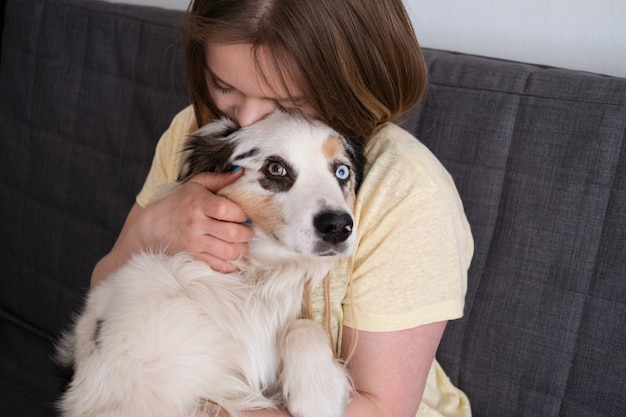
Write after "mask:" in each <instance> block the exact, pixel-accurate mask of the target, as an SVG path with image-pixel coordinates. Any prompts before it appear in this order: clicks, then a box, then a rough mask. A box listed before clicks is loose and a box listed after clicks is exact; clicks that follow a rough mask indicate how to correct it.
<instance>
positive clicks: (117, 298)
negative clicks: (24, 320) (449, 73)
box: [57, 112, 364, 417]
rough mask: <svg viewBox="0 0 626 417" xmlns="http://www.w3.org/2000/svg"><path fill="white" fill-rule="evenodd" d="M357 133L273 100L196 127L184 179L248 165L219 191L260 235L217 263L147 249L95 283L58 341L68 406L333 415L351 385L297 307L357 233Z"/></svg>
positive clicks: (130, 415) (111, 411)
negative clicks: (251, 114)
mask: <svg viewBox="0 0 626 417" xmlns="http://www.w3.org/2000/svg"><path fill="white" fill-rule="evenodd" d="M363 162H364V160H363V154H362V150H361V148H360V146H359V145H358V141H356V140H348V139H347V138H346V137H344V136H342V135H340V134H339V133H337V132H336V131H334V130H332V129H331V128H330V127H328V126H327V125H325V124H323V123H321V122H318V121H311V120H306V119H305V118H304V117H303V116H296V115H293V114H286V113H282V112H275V113H273V114H271V115H269V116H268V117H266V118H265V119H263V120H261V121H259V122H257V123H255V124H254V125H251V126H248V127H244V128H238V127H237V126H236V125H235V124H234V123H233V122H231V121H229V120H228V119H222V120H219V121H217V122H213V123H210V124H208V125H206V126H204V127H202V128H200V129H199V130H198V131H197V132H196V133H194V134H193V135H191V136H190V137H189V138H188V140H187V143H186V146H185V149H184V151H183V159H182V169H181V173H180V176H179V182H178V183H179V184H180V183H184V182H185V181H188V180H189V179H190V178H192V177H193V176H194V175H196V174H198V173H201V172H206V171H210V172H229V171H231V170H233V169H235V168H236V167H241V168H243V169H244V174H243V175H242V177H241V178H240V179H238V180H237V181H236V182H234V183H233V184H231V185H229V186H226V187H225V188H223V189H222V190H220V192H219V194H220V195H223V196H225V197H226V198H228V199H230V200H232V201H234V202H236V203H237V204H239V205H240V206H241V207H242V208H243V209H244V211H245V212H246V213H247V214H248V216H249V217H250V220H251V223H250V226H251V227H253V228H254V232H255V234H254V238H253V240H252V241H251V242H250V246H249V254H248V255H247V256H245V257H242V258H241V259H239V260H238V261H236V266H237V270H236V271H235V272H233V273H229V274H222V273H218V272H216V271H213V270H212V269H210V268H209V267H208V266H207V265H206V264H205V263H204V262H202V261H199V260H196V259H194V258H193V257H192V256H190V255H189V254H185V253H179V254H175V255H166V254H165V253H163V252H156V253H150V252H144V253H141V254H139V255H136V256H134V257H133V258H132V259H131V261H130V262H129V263H128V264H126V265H125V266H123V267H122V268H121V269H119V270H118V271H117V272H115V273H113V274H112V275H111V276H110V277H108V278H107V279H106V280H104V281H103V282H102V283H101V284H99V285H98V286H97V287H96V288H94V289H93V290H92V291H91V293H90V294H89V296H88V298H87V301H86V306H85V308H84V311H83V312H82V313H81V314H80V316H79V317H78V318H77V320H76V322H75V324H74V326H73V328H72V329H71V330H70V331H69V332H67V333H66V334H65V335H64V337H63V338H62V340H61V342H60V343H59V346H58V348H57V360H58V362H59V363H60V364H62V365H63V366H66V367H67V366H71V367H72V369H73V377H72V379H71V381H70V383H69V385H68V388H67V390H66V391H65V393H64V394H63V396H62V398H61V400H60V408H61V411H62V415H63V416H65V417H78V416H81V417H105V416H106V417H113V416H115V417H158V416H162V417H183V416H184V417H188V416H201V415H204V416H207V415H218V414H219V415H222V414H220V413H222V412H226V413H228V414H229V415H231V416H237V415H238V414H239V413H240V412H241V411H244V410H252V409H259V408H278V407H286V408H287V409H288V411H289V412H290V413H291V414H292V415H294V416H296V417H339V416H342V415H343V412H344V409H345V407H346V404H347V402H348V399H349V396H350V393H351V392H352V391H353V388H352V385H351V382H350V378H349V375H348V373H347V371H346V369H345V367H344V366H343V365H342V364H341V363H340V361H339V360H337V359H335V358H334V356H333V352H332V349H331V346H330V342H329V338H328V335H327V334H326V332H325V330H324V329H323V328H322V327H321V326H320V325H319V324H317V323H316V322H314V321H312V320H310V319H307V318H303V317H302V314H301V312H302V304H303V294H304V292H305V287H306V286H309V287H311V288H312V287H314V286H315V285H317V284H319V283H320V282H321V281H322V280H323V279H324V278H325V277H326V276H327V275H328V274H329V273H330V271H331V270H332V268H333V265H334V264H335V263H336V261H337V259H338V258H340V257H347V256H350V255H351V253H352V251H353V250H354V246H355V239H356V238H355V224H354V222H355V220H354V215H353V211H352V210H353V205H354V202H355V194H356V190H357V187H358V186H359V183H360V181H361V176H362V175H363V174H362V171H363Z"/></svg>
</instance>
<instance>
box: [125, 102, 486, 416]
mask: <svg viewBox="0 0 626 417" xmlns="http://www.w3.org/2000/svg"><path fill="white" fill-rule="evenodd" d="M196 129H197V125H196V122H195V118H194V114H193V110H192V108H191V107H188V108H186V109H184V110H183V111H181V112H180V113H179V114H178V115H177V116H176V117H175V118H174V120H173V121H172V124H171V126H170V128H169V129H168V130H167V131H166V132H165V133H164V134H163V136H162V138H161V140H160V141H159V143H158V145H157V150H156V153H155V157H154V161H153V164H152V168H151V170H150V173H149V174H148V177H147V179H146V183H145V185H144V187H143V189H142V190H141V192H140V193H139V195H138V196H137V203H138V204H139V205H140V206H142V207H145V206H146V205H147V204H149V202H150V201H151V200H152V198H153V197H154V196H155V194H156V193H157V191H158V190H159V188H160V187H161V186H162V185H164V184H167V183H170V182H173V181H175V180H176V178H177V176H178V173H179V170H180V160H179V154H180V150H181V148H182V145H183V143H184V141H185V139H186V137H187V135H189V134H190V133H193V132H194V131H195V130H196ZM365 156H366V158H367V163H366V166H365V175H364V180H363V182H362V184H361V188H360V190H359V193H358V195H357V199H356V206H355V220H356V224H357V245H356V250H355V254H354V256H353V257H352V259H349V260H343V261H341V262H339V263H338V264H337V266H336V268H335V270H334V272H333V275H332V277H331V281H330V308H331V334H332V335H333V337H334V341H335V346H339V344H340V339H341V326H340V324H343V325H346V326H349V327H351V328H356V329H360V330H365V331H371V332H377V331H378V332H382V331H394V330H402V329H409V328H413V327H416V326H419V325H422V324H427V323H433V322H437V321H444V320H452V319H456V318H459V317H461V316H462V315H463V305H464V300H465V293H466V290H467V269H468V267H469V264H470V261H471V258H472V254H473V249H474V246H473V239H472V235H471V231H470V227H469V224H468V222H467V219H466V217H465V213H464V210H463V205H462V203H461V200H460V198H459V196H458V192H457V190H456V187H455V185H454V182H453V180H452V178H451V177H450V175H449V174H448V172H447V171H446V170H445V168H444V167H443V166H442V165H441V164H440V163H439V161H438V160H437V159H436V158H435V156H434V155H433V154H432V153H431V152H430V151H429V150H428V149H427V148H426V147H425V146H424V145H423V144H422V143H421V142H419V141H418V140H416V139H415V138H414V137H413V136H412V135H411V134H409V133H408V132H406V131H405V130H403V129H401V128H400V127H398V126H396V125H394V124H391V123H389V124H387V125H385V126H383V127H382V128H381V129H380V130H379V131H378V132H377V133H376V134H375V135H374V136H373V137H372V138H371V139H370V140H369V142H368V144H367V146H366V147H365ZM350 275H352V283H351V285H350V286H349V285H348V283H349V277H350ZM324 297H325V296H324V289H323V287H322V286H320V288H315V289H314V291H313V295H312V304H313V316H314V318H315V319H316V320H317V321H319V322H321V323H323V322H324V318H325V299H324ZM469 415H471V411H470V406H469V402H468V400H467V397H466V396H465V394H464V393H463V392H461V391H460V390H458V389H457V388H456V387H454V385H452V383H451V382H450V380H449V379H448V378H447V376H446V375H445V373H444V371H443V370H442V369H441V367H440V366H439V364H438V363H437V361H435V362H434V363H433V366H432V368H431V370H430V373H429V376H428V379H427V383H426V389H425V392H424V396H423V399H422V404H421V405H420V408H419V411H418V413H417V416H419V417H426V416H451V417H457V416H458V417H464V416H469Z"/></svg>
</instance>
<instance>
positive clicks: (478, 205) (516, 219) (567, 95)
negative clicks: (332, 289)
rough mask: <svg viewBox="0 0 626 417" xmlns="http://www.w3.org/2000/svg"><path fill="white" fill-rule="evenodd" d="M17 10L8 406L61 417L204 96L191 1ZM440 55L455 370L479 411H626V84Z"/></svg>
mask: <svg viewBox="0 0 626 417" xmlns="http://www.w3.org/2000/svg"><path fill="white" fill-rule="evenodd" d="M5 17H6V22H5V25H4V34H3V41H2V61H1V85H0V88H1V91H2V93H1V97H0V102H1V108H0V132H1V135H2V138H1V139H0V172H1V175H0V201H1V202H2V203H1V204H0V221H1V222H2V234H1V237H0V239H1V243H0V271H1V274H2V278H1V279H0V373H1V374H0V410H1V411H0V414H2V415H5V416H20V417H27V416H37V417H42V416H50V415H54V414H55V412H54V406H53V403H54V401H55V399H56V398H58V396H59V393H60V390H61V389H62V383H61V379H60V378H59V376H58V375H57V373H56V369H55V367H54V366H53V364H52V362H51V361H50V359H49V355H50V353H51V352H52V341H53V340H54V339H55V337H56V336H57V335H58V334H59V332H60V331H61V329H62V328H64V326H66V325H67V324H68V322H69V321H70V319H71V316H72V313H73V312H74V311H76V310H77V309H78V308H79V306H80V305H81V301H82V299H83V297H84V295H85V293H86V291H87V288H88V284H89V276H90V272H91V269H92V268H93V266H94V264H95V262H96V261H97V260H98V259H99V258H100V257H102V256H103V255H104V254H105V253H106V252H107V250H108V249H109V248H110V247H111V245H112V244H113V242H114V239H115V238H116V236H117V233H118V232H119V230H120V228H121V225H122V222H123V220H124V218H125V215H126V213H127V212H128V210H129V208H130V206H131V204H132V203H133V200H134V197H135V194H136V193H137V191H138V190H139V188H140V187H141V185H142V182H143V180H144V177H145V175H146V173H147V171H148V168H149V165H150V162H151V157H152V154H153V151H154V146H155V144H156V141H157V140H158V138H159V136H160V134H161V133H162V131H163V130H165V129H166V127H167V125H168V123H169V121H170V119H171V118H172V116H173V115H174V114H175V113H176V112H177V111H178V110H179V109H181V108H183V107H184V106H185V105H186V104H187V103H188V98H187V94H186V91H185V87H184V81H183V76H182V75H181V74H182V72H183V71H182V66H181V59H180V55H181V48H180V45H179V43H178V42H177V36H178V34H177V22H178V21H179V18H180V13H179V12H175V11H165V10H160V9H156V8H148V7H137V6H124V5H119V4H109V3H101V2H96V1H90V0H9V1H8V2H7V5H6V14H5ZM425 54H426V58H427V60H428V66H429V69H430V77H431V81H432V85H431V88H430V94H429V96H428V99H427V101H426V102H425V103H424V104H423V105H422V106H420V107H419V108H416V109H414V111H412V112H410V113H409V114H408V115H407V116H406V117H405V118H404V120H403V123H404V125H405V126H406V127H407V128H408V129H409V130H411V131H412V132H414V133H415V134H416V136H418V137H419V138H420V139H421V140H422V141H423V142H424V143H425V144H426V145H427V146H429V147H430V148H431V149H432V150H433V152H434V153H435V154H436V155H437V156H438V157H439V158H440V159H441V161H442V162H443V163H444V165H445V166H446V167H447V168H448V169H449V171H450V172H451V174H452V175H453V177H454V179H455V181H456V183H457V185H458V188H459V191H460V193H461V195H462V198H463V200H464V202H465V207H466V211H467V215H468V218H469V220H470V223H471V225H472V229H473V232H474V236H475V241H476V255H475V257H474V260H473V263H472V266H471V269H470V274H469V289H468V294H467V304H466V309H465V317H464V318H463V319H461V320H458V321H455V322H452V323H450V325H449V326H448V329H447V331H446V333H445V336H444V339H443V342H442V344H441V348H440V349H439V353H438V358H439V360H440V362H441V363H442V365H443V366H444V368H445V369H446V370H447V372H448V373H449V375H450V377H451V379H452V380H453V382H455V383H456V384H458V385H459V386H460V387H462V388H463V389H464V390H465V391H466V392H467V394H468V395H469V397H470V399H471V402H472V405H473V409H474V415H475V416H479V417H480V416H493V417H501V416H529V417H537V416H561V417H565V416H594V417H597V416H626V136H625V135H626V133H625V132H626V79H619V78H611V77H605V76H601V75H594V74H587V73H580V72H574V71H568V70H560V69H553V68H543V67H538V66H534V65H526V64H521V63H514V62H503V61H497V60H493V59H485V58H480V57H475V56H468V55H462V54H454V53H449V52H442V51H435V50H426V51H425ZM407 256H411V255H410V254H407ZM416 262H419V259H416Z"/></svg>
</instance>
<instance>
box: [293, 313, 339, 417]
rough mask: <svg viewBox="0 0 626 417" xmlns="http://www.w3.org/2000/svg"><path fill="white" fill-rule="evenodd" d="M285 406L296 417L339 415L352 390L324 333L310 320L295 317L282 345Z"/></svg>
mask: <svg viewBox="0 0 626 417" xmlns="http://www.w3.org/2000/svg"><path fill="white" fill-rule="evenodd" d="M281 348H282V352H281V353H282V359H283V371H282V374H281V382H282V388H283V398H284V401H285V406H286V407H287V409H288V410H289V411H290V412H291V414H292V415H293V416H295V417H341V416H343V414H344V410H345V407H346V404H347V403H348V398H349V395H350V392H351V383H350V379H349V377H348V373H347V371H346V370H345V368H344V367H343V366H342V365H341V364H340V363H339V362H338V361H337V360H335V359H334V357H333V353H332V351H331V349H330V344H329V341H328V336H327V335H326V332H324V330H323V329H322V328H321V326H319V325H318V324H317V323H315V322H313V321H311V320H297V321H295V322H293V323H291V324H290V325H289V326H288V328H287V329H286V331H285V335H284V337H283V340H282V344H281Z"/></svg>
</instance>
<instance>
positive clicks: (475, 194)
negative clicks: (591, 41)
mask: <svg viewBox="0 0 626 417" xmlns="http://www.w3.org/2000/svg"><path fill="white" fill-rule="evenodd" d="M427 57H428V60H429V68H430V75H431V79H432V83H433V86H432V88H431V91H430V97H429V99H428V101H427V103H426V104H425V106H424V107H423V109H421V111H420V112H419V113H418V114H417V115H415V116H416V117H415V118H414V119H412V120H410V121H409V122H410V123H407V124H408V125H409V126H410V127H411V128H412V129H413V131H414V132H415V133H416V135H417V136H418V137H420V138H421V140H422V141H424V142H425V143H426V144H427V145H428V146H429V147H430V148H431V149H432V150H433V151H434V152H435V154H437V155H438V157H439V158H440V159H441V160H442V161H443V163H444V165H446V167H447V168H448V169H449V170H450V172H451V173H452V175H453V177H454V178H455V181H456V182H457V185H458V187H459V190H460V192H461V195H462V198H463V200H464V203H465V207H466V211H467V214H468V217H469V219H470V223H471V224H472V229H473V232H474V235H475V239H476V255H475V257H474V260H473V263H472V266H471V270H470V287H469V294H468V297H467V305H466V313H465V317H464V319H463V320H460V321H456V322H453V323H451V324H450V325H449V328H448V330H447V332H446V335H445V338H444V342H443V343H442V346H441V349H440V351H439V358H440V360H441V362H442V363H443V364H444V367H445V368H446V369H447V370H448V371H449V373H450V375H451V377H452V379H453V380H454V381H455V382H457V383H458V384H459V385H460V386H462V387H463V388H464V389H465V390H466V392H467V393H468V395H469V396H470V398H471V400H472V404H473V407H474V410H475V412H476V414H477V415H490V416H502V415H516V416H519V415H524V416H539V415H543V416H559V415H560V416H563V415H571V416H600V415H603V416H616V415H626V400H625V397H624V389H625V384H624V382H625V380H626V360H625V358H624V354H625V353H626V327H625V326H624V324H625V323H624V317H626V305H625V304H626V256H625V255H626V252H625V248H626V216H625V215H624V212H625V210H624V209H625V207H626V206H625V205H624V204H625V203H626V201H625V198H626V188H625V182H624V181H625V178H626V160H625V155H624V152H625V151H624V142H625V139H626V137H625V132H626V80H624V79H614V78H607V77H602V76H597V75H590V74H583V73H576V72H573V71H563V70H556V69H548V68H539V67H535V66H528V65H521V64H513V63H507V62H500V63H498V62H496V61H493V60H486V59H480V58H476V57H464V56H460V55H454V54H449V53H442V52H437V51H428V52H427Z"/></svg>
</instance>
